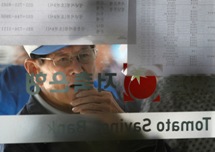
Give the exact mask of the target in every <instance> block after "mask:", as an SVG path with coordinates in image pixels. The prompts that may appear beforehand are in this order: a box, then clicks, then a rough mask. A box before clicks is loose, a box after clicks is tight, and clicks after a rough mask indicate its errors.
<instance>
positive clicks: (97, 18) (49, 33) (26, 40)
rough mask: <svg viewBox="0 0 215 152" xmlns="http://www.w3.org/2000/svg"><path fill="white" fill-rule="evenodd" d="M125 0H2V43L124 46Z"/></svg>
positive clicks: (0, 17) (0, 3) (126, 11)
mask: <svg viewBox="0 0 215 152" xmlns="http://www.w3.org/2000/svg"><path fill="white" fill-rule="evenodd" d="M127 31H128V0H73V1H71V0H46V1H44V0H33V1H29V0H19V1H17V0H1V2H0V39H1V42H0V43H1V44H7V45H9V44H92V43H93V44H98V43H119V44H120V43H127V33H128V32H127Z"/></svg>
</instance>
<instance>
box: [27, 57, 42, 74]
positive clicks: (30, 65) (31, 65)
mask: <svg viewBox="0 0 215 152" xmlns="http://www.w3.org/2000/svg"><path fill="white" fill-rule="evenodd" d="M24 66H25V69H26V71H27V72H28V73H29V74H34V75H36V74H38V73H39V72H40V67H39V66H38V63H37V61H36V60H34V59H26V60H25V63H24Z"/></svg>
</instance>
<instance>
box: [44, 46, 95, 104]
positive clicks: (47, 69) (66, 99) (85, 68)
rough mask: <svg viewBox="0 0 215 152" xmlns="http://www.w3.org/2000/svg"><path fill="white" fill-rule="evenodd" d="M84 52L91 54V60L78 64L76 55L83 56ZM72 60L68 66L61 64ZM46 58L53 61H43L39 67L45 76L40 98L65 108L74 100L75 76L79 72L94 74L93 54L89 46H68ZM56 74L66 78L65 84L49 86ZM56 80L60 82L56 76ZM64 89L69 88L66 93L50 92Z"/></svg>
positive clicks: (60, 78)
mask: <svg viewBox="0 0 215 152" xmlns="http://www.w3.org/2000/svg"><path fill="white" fill-rule="evenodd" d="M84 52H89V53H92V55H93V60H90V61H88V62H86V63H84V62H80V61H78V59H77V55H78V54H83V55H84ZM69 57H70V58H72V62H71V63H70V64H67V65H65V64H63V65H62V64H61V63H62V62H61V61H63V63H64V61H65V60H66V59H68V58H69ZM46 58H51V59H53V60H54V62H53V60H50V61H47V60H44V63H43V64H42V65H41V66H40V70H41V72H42V73H44V74H47V76H46V81H45V82H44V83H43V84H41V85H40V87H41V90H42V92H41V93H42V96H43V97H44V98H45V100H48V101H49V102H51V103H55V104H57V105H59V104H60V105H61V106H62V107H63V106H67V105H68V104H69V103H71V101H72V100H73V99H75V94H76V93H75V90H74V86H73V84H74V82H75V76H76V74H79V73H81V72H87V73H90V74H94V72H95V53H94V51H93V49H92V48H91V47H90V46H87V45H79V46H69V47H65V48H63V49H61V50H59V51H56V52H54V53H52V54H50V55H48V56H47V57H46ZM56 72H62V73H64V74H65V76H66V81H67V82H68V83H67V84H62V83H61V84H50V82H53V75H54V74H55V73H56ZM57 80H58V81H60V80H62V76H61V75H58V76H57ZM66 87H68V88H69V90H68V91H66V92H61V93H60V92H50V91H51V90H64V89H66Z"/></svg>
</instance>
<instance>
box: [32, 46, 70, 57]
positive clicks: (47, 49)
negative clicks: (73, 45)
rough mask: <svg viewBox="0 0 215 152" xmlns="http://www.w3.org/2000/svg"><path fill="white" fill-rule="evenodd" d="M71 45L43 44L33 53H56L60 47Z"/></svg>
mask: <svg viewBox="0 0 215 152" xmlns="http://www.w3.org/2000/svg"><path fill="white" fill-rule="evenodd" d="M67 46H69V45H42V46H40V47H38V48H37V49H35V50H34V51H33V52H31V54H35V55H48V54H51V53H54V52H56V51H59V50H60V49H62V48H64V47H67Z"/></svg>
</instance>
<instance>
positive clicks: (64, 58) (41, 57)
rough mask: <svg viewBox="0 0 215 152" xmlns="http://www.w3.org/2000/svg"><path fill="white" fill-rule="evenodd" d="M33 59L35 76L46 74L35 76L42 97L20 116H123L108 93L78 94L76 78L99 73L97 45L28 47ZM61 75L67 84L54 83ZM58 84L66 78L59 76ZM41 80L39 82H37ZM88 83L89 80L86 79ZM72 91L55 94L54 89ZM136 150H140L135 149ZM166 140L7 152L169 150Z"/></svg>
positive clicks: (8, 148)
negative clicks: (112, 114) (38, 75)
mask: <svg viewBox="0 0 215 152" xmlns="http://www.w3.org/2000/svg"><path fill="white" fill-rule="evenodd" d="M25 49H26V51H27V53H28V54H29V56H30V59H27V60H26V61H25V68H26V70H27V72H28V73H29V74H31V75H34V76H35V75H37V74H40V73H43V74H45V75H46V81H45V80H44V78H43V77H38V78H36V77H34V81H35V82H36V83H37V85H38V86H39V88H40V92H39V94H35V95H32V96H31V98H30V100H29V102H28V104H27V105H26V106H25V107H24V108H23V109H22V110H21V112H20V114H52V113H53V114H59V113H80V114H100V113H121V112H123V110H122V108H121V107H120V106H119V105H118V104H117V102H116V100H115V98H114V97H113V96H112V94H111V93H109V92H107V91H101V92H99V91H97V90H96V89H95V88H92V89H90V90H85V89H82V90H79V91H77V92H76V91H75V87H77V86H79V84H77V83H76V82H75V78H76V76H77V75H78V74H80V73H82V72H86V73H89V74H90V73H91V74H94V72H95V57H96V52H95V46H94V45H73V46H65V45H51V46H45V45H44V46H25ZM56 72H61V73H63V75H65V78H66V82H68V83H66V84H51V83H50V82H51V81H53V75H54V74H56ZM56 79H57V80H58V81H60V80H62V79H63V76H62V75H57V76H56ZM36 80H37V81H36ZM82 81H83V82H85V80H82ZM65 87H67V88H68V90H66V91H64V92H53V91H52V90H63V89H65ZM26 125H27V124H26ZM135 149H136V150H135ZM167 149H168V148H167V147H166V145H165V143H163V142H162V141H144V142H142V141H141V142H139V141H138V142H136V141H135V142H130V141H129V142H128V141H127V142H118V141H115V142H113V141H112V142H93V143H89V142H70V143H37V144H8V145H5V149H4V152H13V151H16V152H29V151H31V152H43V151H45V152H59V151H64V152H65V151H66V152H67V151H75V152H76V151H84V152H85V151H86V152H88V151H108V152H109V151H124V152H125V151H140V150H142V151H146V152H150V151H157V150H158V151H159V152H162V151H168V150H167Z"/></svg>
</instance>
